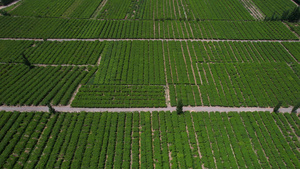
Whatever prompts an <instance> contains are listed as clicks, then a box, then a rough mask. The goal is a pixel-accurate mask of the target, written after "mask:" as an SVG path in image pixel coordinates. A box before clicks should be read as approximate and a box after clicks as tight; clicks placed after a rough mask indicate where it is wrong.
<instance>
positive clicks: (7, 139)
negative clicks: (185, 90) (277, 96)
mask: <svg viewBox="0 0 300 169" xmlns="http://www.w3.org/2000/svg"><path fill="white" fill-rule="evenodd" d="M0 116H1V120H0V125H1V130H0V133H1V134H0V152H1V153H0V157H1V158H0V167H1V168H19V167H24V168H65V167H69V168H79V167H80V168H131V167H132V168H170V167H171V168H201V166H204V167H205V168H230V167H232V168H299V167H300V162H299V160H298V159H299V157H300V156H299V155H300V154H299V151H298V149H299V146H300V143H299V136H300V130H299V123H300V121H299V117H297V116H296V114H288V113H285V114H280V113H279V114H276V113H270V112H241V113H235V112H229V113H220V112H212V113H207V112H185V113H184V114H181V115H177V114H176V112H173V113H171V112H152V113H150V112H140V113H138V112H126V113H124V112H121V113H107V112H103V113H85V112H81V113H57V114H48V113H41V112H36V113H19V112H0Z"/></svg>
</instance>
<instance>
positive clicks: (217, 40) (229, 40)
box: [0, 38, 300, 42]
mask: <svg viewBox="0 0 300 169" xmlns="http://www.w3.org/2000/svg"><path fill="white" fill-rule="evenodd" d="M0 40H30V41H43V39H31V38H0ZM142 40H144V41H196V42H197V41H199V42H300V40H259V39H257V40H235V39H47V41H60V42H62V41H142Z"/></svg>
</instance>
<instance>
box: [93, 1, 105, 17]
mask: <svg viewBox="0 0 300 169" xmlns="http://www.w3.org/2000/svg"><path fill="white" fill-rule="evenodd" d="M106 2H107V0H103V1H102V2H101V3H100V5H99V6H98V8H97V9H96V10H95V12H94V13H93V15H92V17H91V18H94V19H96V18H97V16H98V15H99V13H100V11H101V10H102V8H103V7H104V6H105V4H106Z"/></svg>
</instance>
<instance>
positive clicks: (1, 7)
mask: <svg viewBox="0 0 300 169" xmlns="http://www.w3.org/2000/svg"><path fill="white" fill-rule="evenodd" d="M20 1H21V0H18V1H15V2H13V3H11V4H9V5H6V6H0V10H1V9H4V8H7V7H10V6H12V5H14V4H16V3H18V2H20Z"/></svg>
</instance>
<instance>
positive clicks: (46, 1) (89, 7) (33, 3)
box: [10, 0, 101, 18]
mask: <svg viewBox="0 0 300 169" xmlns="http://www.w3.org/2000/svg"><path fill="white" fill-rule="evenodd" d="M100 3H101V0H99V1H93V0H65V1H63V2H62V1H59V0H43V1H39V0H26V1H25V2H22V3H21V5H20V6H18V7H17V8H16V9H14V10H13V11H12V12H10V13H11V15H17V16H37V17H64V18H70V17H72V18H90V17H91V15H92V14H93V13H94V11H95V10H96V8H97V7H98V6H99V4H100Z"/></svg>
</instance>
